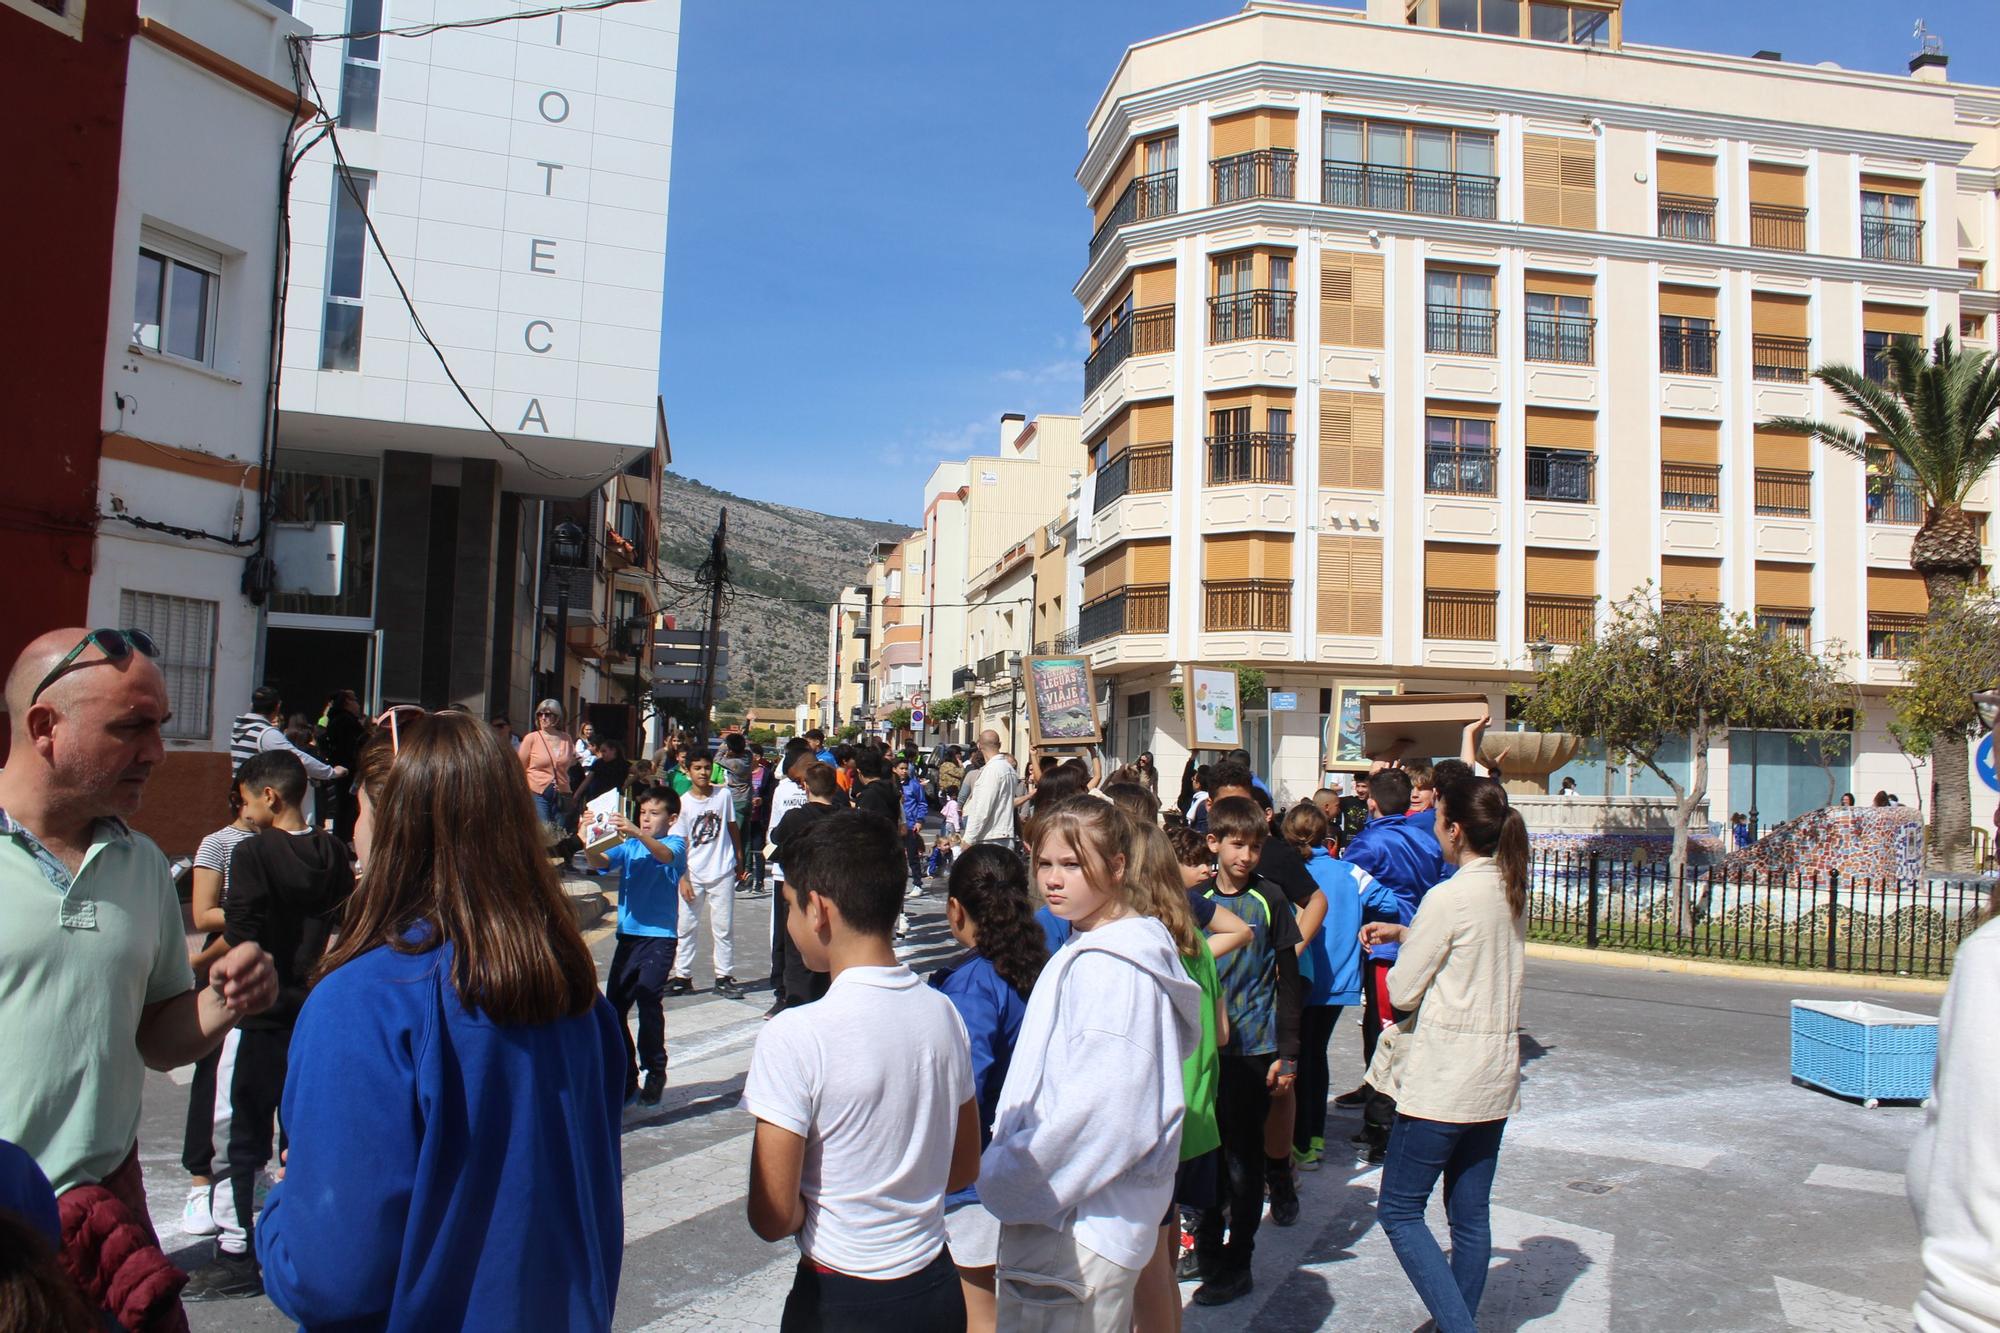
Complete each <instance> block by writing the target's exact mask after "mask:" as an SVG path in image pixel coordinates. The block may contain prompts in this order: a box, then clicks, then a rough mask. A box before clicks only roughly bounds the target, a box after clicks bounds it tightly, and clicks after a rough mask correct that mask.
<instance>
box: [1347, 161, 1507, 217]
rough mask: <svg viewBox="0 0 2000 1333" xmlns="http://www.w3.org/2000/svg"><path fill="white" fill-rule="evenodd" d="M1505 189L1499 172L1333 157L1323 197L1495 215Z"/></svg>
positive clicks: (1440, 213)
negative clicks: (1478, 172) (1423, 168)
mask: <svg viewBox="0 0 2000 1333" xmlns="http://www.w3.org/2000/svg"><path fill="white" fill-rule="evenodd" d="M1499 195H1500V179H1499V177H1497V176H1479V175H1472V174H1469V173H1466V172H1456V171H1421V170H1416V169H1413V168H1410V167H1387V166H1369V165H1366V164H1363V163H1359V162H1328V163H1327V164H1326V165H1325V167H1324V168H1322V175H1321V178H1320V201H1321V202H1322V203H1328V204H1333V205H1336V206H1337V207H1340V208H1379V209H1383V210H1385V211H1388V212H1392V213H1428V214H1431V215H1433V216H1437V217H1455V218H1491V217H1496V216H1498V213H1497V210H1496V204H1497V203H1498V201H1499Z"/></svg>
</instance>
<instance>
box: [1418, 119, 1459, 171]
mask: <svg viewBox="0 0 2000 1333" xmlns="http://www.w3.org/2000/svg"><path fill="white" fill-rule="evenodd" d="M1416 139H1417V151H1416V161H1415V163H1414V165H1415V166H1416V168H1417V169H1418V170H1419V171H1450V170H1451V131H1450V130H1426V129H1419V130H1418V131H1417V132H1416Z"/></svg>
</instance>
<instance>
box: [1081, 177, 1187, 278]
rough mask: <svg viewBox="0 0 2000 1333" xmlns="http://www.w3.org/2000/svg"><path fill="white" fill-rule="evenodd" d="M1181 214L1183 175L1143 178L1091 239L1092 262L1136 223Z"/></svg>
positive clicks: (1122, 196)
mask: <svg viewBox="0 0 2000 1333" xmlns="http://www.w3.org/2000/svg"><path fill="white" fill-rule="evenodd" d="M1179 211H1180V173H1179V172H1178V171H1156V172H1154V173H1153V174H1152V175H1150V176H1140V177H1138V178H1137V179H1136V180H1134V181H1133V182H1132V183H1131V184H1130V185H1127V186H1126V187H1125V190H1124V193H1122V194H1120V195H1119V196H1118V202H1117V203H1115V204H1113V205H1112V206H1111V211H1110V212H1109V213H1106V214H1105V215H1104V221H1103V222H1101V223H1099V224H1098V227H1097V230H1096V231H1094V232H1092V233H1091V236H1090V258H1091V261H1092V262H1095V261H1096V259H1097V254H1098V252H1099V251H1100V250H1102V249H1103V248H1104V246H1105V243H1106V242H1107V241H1109V240H1110V239H1111V238H1112V237H1113V236H1114V235H1116V234H1117V232H1118V229H1119V228H1120V227H1123V226H1125V225H1127V224H1128V223H1133V222H1145V221H1147V220H1148V219H1150V218H1163V217H1166V216H1168V215H1169V214H1172V213H1177V212H1179Z"/></svg>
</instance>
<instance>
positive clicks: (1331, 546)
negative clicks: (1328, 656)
mask: <svg viewBox="0 0 2000 1333" xmlns="http://www.w3.org/2000/svg"><path fill="white" fill-rule="evenodd" d="M1317 591H1318V604H1319V615H1318V620H1319V632H1320V633H1321V634H1359V635H1367V636H1373V635H1377V634H1380V633H1381V632H1382V543H1381V541H1380V540H1379V539H1378V538H1374V537H1321V538H1320V539H1319V587H1318V589H1317Z"/></svg>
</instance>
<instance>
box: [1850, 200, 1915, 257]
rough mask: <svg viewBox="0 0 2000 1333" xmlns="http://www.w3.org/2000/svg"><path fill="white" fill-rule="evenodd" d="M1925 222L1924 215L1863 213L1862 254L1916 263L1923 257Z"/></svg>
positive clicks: (1862, 255)
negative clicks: (1920, 216) (1893, 215)
mask: <svg viewBox="0 0 2000 1333" xmlns="http://www.w3.org/2000/svg"><path fill="white" fill-rule="evenodd" d="M1923 250H1924V224H1923V221H1922V219H1920V218H1888V217H1878V216H1875V215H1873V214H1869V213H1863V214H1862V215H1861V257H1862V258H1863V259H1888V260H1893V261H1895V262H1897V263H1903V264H1914V263H1916V262H1917V261H1918V260H1919V259H1920V258H1922V256H1923Z"/></svg>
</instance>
